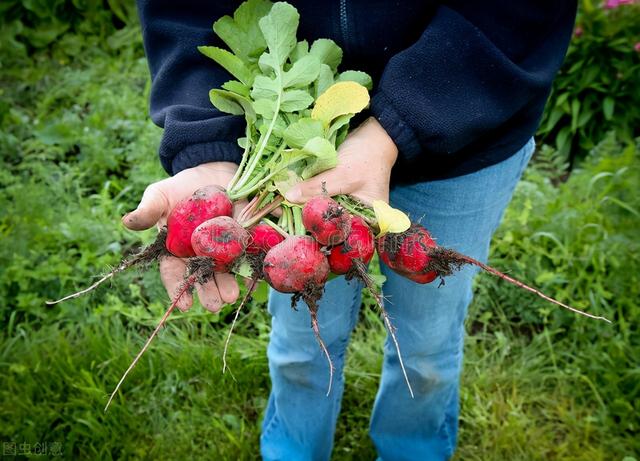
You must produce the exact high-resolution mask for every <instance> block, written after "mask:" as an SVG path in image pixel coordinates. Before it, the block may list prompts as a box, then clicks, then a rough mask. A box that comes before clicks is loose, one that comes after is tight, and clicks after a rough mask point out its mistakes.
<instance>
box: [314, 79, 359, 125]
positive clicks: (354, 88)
mask: <svg viewBox="0 0 640 461" xmlns="http://www.w3.org/2000/svg"><path fill="white" fill-rule="evenodd" d="M367 104H369V92H368V91H367V89H366V88H365V87H364V86H362V85H360V84H359V83H356V82H338V83H335V84H333V85H331V86H330V87H329V88H327V90H326V91H325V92H324V93H322V94H321V95H320V96H318V99H316V104H315V106H314V107H313V110H312V111H311V118H313V119H315V120H321V121H322V123H324V125H325V126H328V125H329V123H331V120H333V119H334V118H336V117H339V116H340V115H345V114H357V113H358V112H360V111H361V110H362V109H364V108H365V107H367Z"/></svg>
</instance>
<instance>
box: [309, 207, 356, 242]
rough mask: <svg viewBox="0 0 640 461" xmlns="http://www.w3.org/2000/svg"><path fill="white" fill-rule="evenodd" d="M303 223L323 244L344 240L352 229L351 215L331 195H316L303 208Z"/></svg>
mask: <svg viewBox="0 0 640 461" xmlns="http://www.w3.org/2000/svg"><path fill="white" fill-rule="evenodd" d="M302 223H303V224H304V227H305V228H306V229H307V230H308V231H309V232H310V233H311V235H313V237H314V238H315V239H316V240H317V241H318V242H320V243H321V244H323V245H337V244H339V243H342V242H344V240H345V239H346V238H347V235H349V231H350V230H351V217H350V216H349V214H348V213H347V211H346V210H345V209H344V208H343V207H342V206H340V204H339V203H338V202H336V201H335V200H333V199H332V198H330V197H324V196H319V197H314V198H312V199H311V200H309V201H308V202H307V203H306V204H305V205H304V207H303V208H302Z"/></svg>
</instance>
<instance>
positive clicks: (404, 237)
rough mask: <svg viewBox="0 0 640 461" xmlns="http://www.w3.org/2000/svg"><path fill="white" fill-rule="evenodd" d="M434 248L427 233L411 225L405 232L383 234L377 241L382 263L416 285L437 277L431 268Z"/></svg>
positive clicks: (416, 225) (434, 245)
mask: <svg viewBox="0 0 640 461" xmlns="http://www.w3.org/2000/svg"><path fill="white" fill-rule="evenodd" d="M436 247H437V245H436V243H435V242H434V241H433V239H432V238H431V235H430V234H429V232H428V231H427V230H426V229H425V228H424V227H422V226H421V225H419V224H412V225H411V227H410V228H409V229H408V230H406V231H405V232H402V233H399V234H385V235H383V236H382V237H380V238H379V239H378V254H379V255H380V259H382V262H384V263H385V264H386V265H387V266H389V267H390V268H391V269H393V270H394V271H395V272H397V273H399V274H400V275H404V276H405V277H407V278H409V279H411V280H413V281H414V282H416V283H430V282H433V281H434V280H435V279H436V277H437V276H438V273H437V272H436V271H435V270H433V268H432V257H431V254H432V249H433V248H436ZM447 275H448V274H447Z"/></svg>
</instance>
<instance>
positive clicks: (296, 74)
mask: <svg viewBox="0 0 640 461" xmlns="http://www.w3.org/2000/svg"><path fill="white" fill-rule="evenodd" d="M319 73H320V61H319V60H318V58H317V57H315V56H312V55H307V56H304V57H303V58H300V59H299V60H298V61H296V62H295V63H294V64H293V66H291V69H289V70H288V71H286V72H285V73H284V75H283V76H282V87H283V88H289V87H304V86H307V85H309V84H310V83H311V82H313V81H314V80H315V79H316V78H318V74H319Z"/></svg>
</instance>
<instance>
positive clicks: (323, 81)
mask: <svg viewBox="0 0 640 461" xmlns="http://www.w3.org/2000/svg"><path fill="white" fill-rule="evenodd" d="M331 85H333V71H332V70H331V67H329V66H328V65H326V64H321V65H320V74H318V78H317V79H316V81H315V83H314V86H315V97H316V99H317V98H318V97H320V95H321V94H322V93H324V92H325V91H327V88H329V87H330V86H331Z"/></svg>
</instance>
